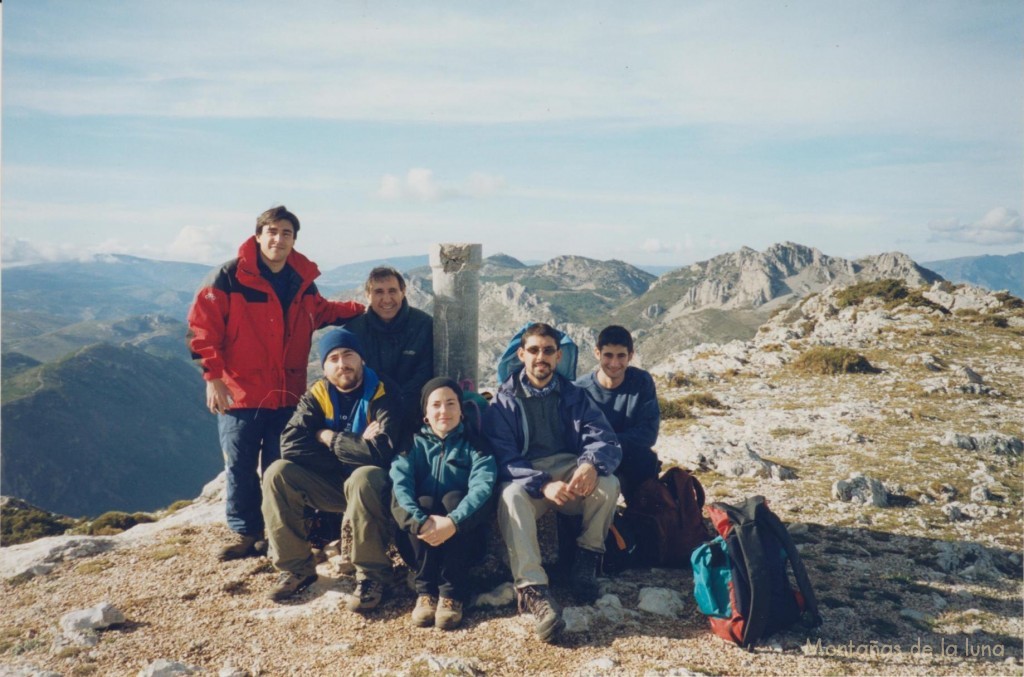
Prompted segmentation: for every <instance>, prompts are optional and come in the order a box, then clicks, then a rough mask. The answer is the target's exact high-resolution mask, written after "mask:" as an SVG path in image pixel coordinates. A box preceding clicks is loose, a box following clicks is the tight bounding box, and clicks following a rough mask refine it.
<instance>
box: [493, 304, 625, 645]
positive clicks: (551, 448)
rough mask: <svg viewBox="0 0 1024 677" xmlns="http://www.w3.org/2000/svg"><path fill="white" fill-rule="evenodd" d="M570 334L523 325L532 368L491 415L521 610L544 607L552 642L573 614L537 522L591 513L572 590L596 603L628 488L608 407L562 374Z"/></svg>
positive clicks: (504, 388)
mask: <svg viewBox="0 0 1024 677" xmlns="http://www.w3.org/2000/svg"><path fill="white" fill-rule="evenodd" d="M561 338H562V335H561V334H560V333H559V332H558V331H557V330H556V329H554V328H553V327H551V326H550V325H547V324H543V323H538V324H533V325H530V326H529V327H528V328H527V329H526V331H524V332H523V336H522V339H521V342H520V346H519V350H518V352H517V355H518V357H519V359H520V361H522V363H523V367H522V369H520V370H518V371H516V372H514V373H513V374H511V375H510V376H509V377H508V378H507V379H506V380H505V382H504V383H502V384H501V386H500V387H499V388H498V392H497V394H496V395H495V397H494V401H493V402H492V404H491V406H489V407H487V409H486V410H485V414H484V421H483V428H484V433H485V435H486V436H487V438H488V440H489V441H490V443H491V445H492V447H493V450H494V454H495V457H496V460H497V462H498V474H499V481H500V482H501V484H500V485H499V487H498V492H499V499H498V527H499V528H500V529H501V535H502V537H503V538H504V540H505V545H506V547H507V548H508V554H509V565H510V566H511V569H512V575H513V576H514V578H515V587H516V593H517V598H518V601H519V612H520V613H532V614H533V615H534V617H535V618H536V626H535V628H534V630H535V632H536V634H537V636H538V637H540V639H541V640H543V641H545V642H554V641H555V640H556V639H557V638H558V635H559V634H560V633H561V631H562V630H563V629H564V627H565V622H564V621H563V620H562V614H561V609H560V608H559V607H558V604H557V603H556V602H555V601H554V600H553V599H552V598H551V595H550V593H549V591H548V576H547V573H546V572H545V571H544V568H543V567H542V566H541V555H540V545H539V543H538V541H537V520H538V519H539V518H540V517H541V516H542V515H544V514H545V513H546V512H547V511H548V510H552V509H553V510H556V511H558V512H560V513H563V514H568V515H581V516H582V517H583V529H582V532H581V534H580V536H579V538H578V539H577V540H576V545H577V548H578V549H577V552H576V558H575V561H574V562H573V568H572V574H571V580H572V593H573V596H574V597H575V598H576V600H577V601H579V602H583V603H590V602H593V601H594V600H595V599H596V598H597V593H598V587H597V580H596V576H595V575H596V570H597V564H598V561H599V559H600V557H601V554H603V553H604V540H605V536H606V535H607V534H608V527H609V526H610V525H611V523H612V518H613V517H614V514H615V502H616V500H617V499H618V496H619V481H618V479H617V478H616V477H615V474H614V473H615V470H616V468H617V467H618V465H619V462H620V460H621V459H622V450H621V448H620V447H619V443H618V440H617V439H616V437H615V433H614V432H612V429H611V426H609V425H608V422H607V421H606V420H605V417H604V415H603V414H602V413H601V410H600V409H598V408H597V406H596V405H595V404H594V403H593V402H592V401H591V400H590V398H589V397H587V395H586V393H585V392H584V391H583V390H581V389H580V388H577V387H576V386H575V385H573V383H572V381H570V380H569V379H567V378H565V377H564V376H562V375H561V374H558V373H556V371H555V367H556V366H557V365H558V362H559V360H560V359H561V358H562V353H561V351H560V350H559V348H558V345H559V341H560V339H561Z"/></svg>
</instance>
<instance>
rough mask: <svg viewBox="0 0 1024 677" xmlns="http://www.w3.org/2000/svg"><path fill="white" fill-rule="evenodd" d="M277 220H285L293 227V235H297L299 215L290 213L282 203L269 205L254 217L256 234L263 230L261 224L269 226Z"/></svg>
mask: <svg viewBox="0 0 1024 677" xmlns="http://www.w3.org/2000/svg"><path fill="white" fill-rule="evenodd" d="M278 221H287V222H288V223H290V224H292V228H294V229H295V237H298V236H299V217H297V216H295V214H292V213H291V212H290V211H288V209H287V208H286V207H285V206H284V205H278V206H276V207H271V208H270V209H268V210H267V211H265V212H263V213H262V214H260V215H259V217H257V219H256V235H259V234H260V233H262V232H263V226H271V225H273V224H275V223H277V222H278Z"/></svg>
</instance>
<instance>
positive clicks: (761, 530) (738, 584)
mask: <svg viewBox="0 0 1024 677" xmlns="http://www.w3.org/2000/svg"><path fill="white" fill-rule="evenodd" d="M707 511H708V516H709V517H710V518H711V521H712V523H714V525H715V529H716V530H717V531H718V533H719V536H718V537H717V538H715V539H714V540H712V541H711V542H709V543H705V544H703V545H702V546H700V547H699V548H697V549H696V550H694V552H693V556H692V557H691V560H690V561H691V563H692V566H693V591H694V596H695V597H696V599H697V606H698V607H699V608H700V610H701V612H702V613H704V614H705V615H707V616H708V620H709V621H710V623H711V631H712V632H714V633H715V634H716V635H718V636H719V637H721V638H722V639H725V640H728V641H730V642H734V643H735V644H737V645H739V646H741V647H743V648H745V649H752V648H753V647H755V646H756V645H757V643H758V642H759V641H760V640H761V639H762V638H764V637H768V636H769V635H772V634H774V633H776V632H779V631H782V630H785V629H786V628H789V627H790V626H792V625H794V624H795V623H798V622H799V623H802V624H803V625H804V626H805V627H815V626H817V625H820V624H821V615H820V614H819V613H818V603H817V600H816V599H815V597H814V590H813V589H812V588H811V581H810V579H809V578H808V576H807V570H806V569H805V568H804V564H803V560H801V559H800V553H799V552H797V549H796V546H795V545H794V544H793V540H792V538H790V536H789V531H788V530H787V529H786V526H785V525H784V524H783V523H782V521H781V520H780V519H779V518H778V516H777V515H776V514H775V513H773V512H772V511H771V510H769V509H768V505H767V503H765V500H764V497H763V496H753V497H750V498H747V499H746V500H744V501H743V502H742V503H740V504H739V505H735V506H733V505H729V504H728V503H712V504H711V505H710V506H708V508H707ZM787 562H788V566H789V568H791V569H792V573H793V578H794V579H795V581H796V584H797V586H796V588H794V587H793V585H792V584H791V582H790V576H789V571H788V570H787Z"/></svg>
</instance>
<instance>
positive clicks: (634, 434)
mask: <svg viewBox="0 0 1024 677" xmlns="http://www.w3.org/2000/svg"><path fill="white" fill-rule="evenodd" d="M576 385H577V386H578V387H580V388H582V389H583V390H585V391H586V392H587V394H588V395H589V396H590V399H592V400H593V401H594V403H595V404H596V405H597V406H598V408H599V409H600V410H601V413H603V414H604V417H605V418H606V419H608V423H609V424H611V426H612V430H614V431H615V434H616V436H618V438H619V444H621V445H622V452H623V454H625V455H626V456H629V455H631V454H643V453H644V452H648V451H651V449H653V448H654V445H655V444H656V443H657V442H658V428H659V427H660V425H661V411H660V410H659V408H658V393H657V390H656V389H655V387H654V379H653V378H651V375H650V374H649V373H647V372H646V371H644V370H643V369H640V368H638V367H626V375H625V378H623V380H622V383H620V384H619V387H618V388H615V389H614V390H609V389H607V388H605V387H604V386H602V385H601V384H600V383H598V382H597V374H596V372H591V373H589V374H587V375H586V376H583V377H581V378H578V379H576Z"/></svg>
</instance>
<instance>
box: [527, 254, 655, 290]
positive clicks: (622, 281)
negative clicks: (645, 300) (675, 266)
mask: <svg viewBox="0 0 1024 677" xmlns="http://www.w3.org/2000/svg"><path fill="white" fill-rule="evenodd" d="M532 276H533V277H538V278H548V279H551V280H554V281H557V282H558V284H559V286H560V287H561V288H563V289H576V290H582V289H596V290H609V291H615V292H618V293H626V294H628V295H631V296H634V295H637V294H642V293H643V292H645V291H647V289H648V288H649V287H650V286H651V283H652V282H654V280H655V279H656V278H655V277H654V276H653V275H651V274H650V273H646V272H644V271H642V270H640V269H639V268H637V267H635V266H631V265H630V264H628V263H625V262H623V261H617V260H615V259H612V260H609V261H598V260H596V259H589V258H586V257H584V256H556V257H555V258H553V259H551V260H550V261H548V262H547V263H545V264H543V265H541V266H540V267H538V268H536V269H535V270H533V271H532Z"/></svg>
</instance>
